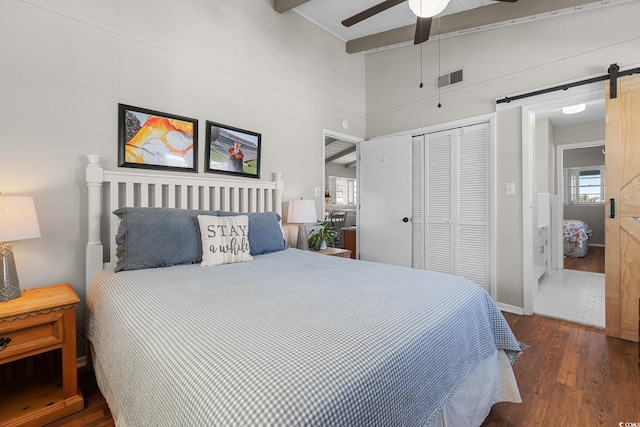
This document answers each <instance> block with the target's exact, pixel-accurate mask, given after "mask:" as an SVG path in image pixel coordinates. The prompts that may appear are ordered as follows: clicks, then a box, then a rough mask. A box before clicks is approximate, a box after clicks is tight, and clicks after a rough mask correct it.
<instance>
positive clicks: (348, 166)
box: [344, 160, 358, 169]
mask: <svg viewBox="0 0 640 427" xmlns="http://www.w3.org/2000/svg"><path fill="white" fill-rule="evenodd" d="M357 164H358V162H357V161H356V160H354V161H353V162H349V163H347V164H346V165H344V167H345V168H347V169H348V168H355V167H356V165H357Z"/></svg>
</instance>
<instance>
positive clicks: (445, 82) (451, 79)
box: [438, 70, 462, 89]
mask: <svg viewBox="0 0 640 427" xmlns="http://www.w3.org/2000/svg"><path fill="white" fill-rule="evenodd" d="M461 81H462V70H456V71H453V72H451V73H449V74H445V75H442V76H440V77H438V89H440V88H441V87H445V86H449V85H452V84H455V83H460V82H461Z"/></svg>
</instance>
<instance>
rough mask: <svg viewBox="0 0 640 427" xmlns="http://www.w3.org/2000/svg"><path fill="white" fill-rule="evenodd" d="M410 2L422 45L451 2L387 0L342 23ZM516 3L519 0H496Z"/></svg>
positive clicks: (351, 23) (346, 23) (416, 38)
mask: <svg viewBox="0 0 640 427" xmlns="http://www.w3.org/2000/svg"><path fill="white" fill-rule="evenodd" d="M405 1H408V2H409V8H410V9H411V11H412V12H413V13H415V14H416V16H417V17H418V19H417V21H416V34H415V38H414V41H413V43H414V44H420V43H423V42H426V41H427V40H429V33H431V21H432V19H433V17H434V16H436V15H437V14H439V13H440V12H442V11H443V10H444V8H445V7H447V5H448V4H449V0H385V1H383V2H381V3H378V4H376V5H375V6H372V7H370V8H369V9H366V10H363V11H362V12H360V13H357V14H355V15H353V16H352V17H350V18H347V19H345V20H344V21H342V25H344V26H345V27H350V26H352V25H354V24H357V23H358V22H361V21H364V20H365V19H367V18H370V17H372V16H373V15H377V14H378V13H380V12H383V11H385V10H387V9H389V8H392V7H393V6H396V5H399V4H400V3H404V2H405ZM494 1H502V2H509V3H515V2H516V1H518V0H494Z"/></svg>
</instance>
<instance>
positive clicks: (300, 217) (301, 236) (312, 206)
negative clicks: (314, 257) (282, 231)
mask: <svg viewBox="0 0 640 427" xmlns="http://www.w3.org/2000/svg"><path fill="white" fill-rule="evenodd" d="M317 220H318V218H317V217H316V202H315V200H304V199H300V200H292V201H291V202H289V215H288V218H287V221H288V222H290V223H294V224H295V223H297V224H299V225H298V242H297V245H296V247H297V248H298V249H302V250H305V251H306V250H308V249H309V236H308V235H307V226H306V225H305V224H307V223H310V222H314V223H315V222H316V221H317Z"/></svg>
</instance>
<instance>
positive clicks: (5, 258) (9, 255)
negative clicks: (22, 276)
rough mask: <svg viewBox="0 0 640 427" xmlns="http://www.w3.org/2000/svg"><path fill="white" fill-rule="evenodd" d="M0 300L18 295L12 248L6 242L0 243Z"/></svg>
mask: <svg viewBox="0 0 640 427" xmlns="http://www.w3.org/2000/svg"><path fill="white" fill-rule="evenodd" d="M0 274H2V281H1V282H0V302H4V301H9V300H12V299H16V298H18V297H20V295H21V292H20V281H19V280H18V271H17V270H16V263H15V261H14V259H13V248H12V247H11V245H8V244H0Z"/></svg>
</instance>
